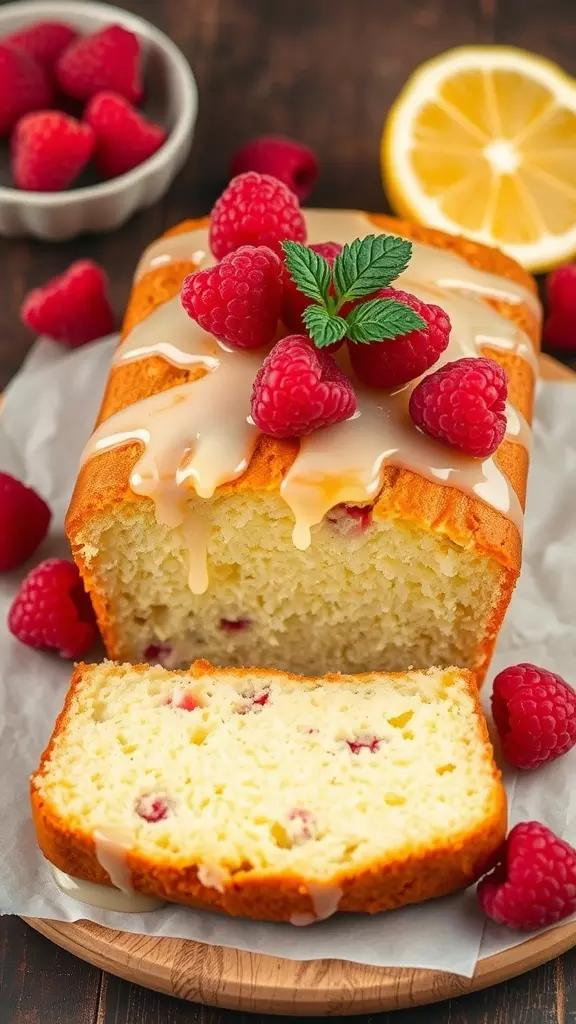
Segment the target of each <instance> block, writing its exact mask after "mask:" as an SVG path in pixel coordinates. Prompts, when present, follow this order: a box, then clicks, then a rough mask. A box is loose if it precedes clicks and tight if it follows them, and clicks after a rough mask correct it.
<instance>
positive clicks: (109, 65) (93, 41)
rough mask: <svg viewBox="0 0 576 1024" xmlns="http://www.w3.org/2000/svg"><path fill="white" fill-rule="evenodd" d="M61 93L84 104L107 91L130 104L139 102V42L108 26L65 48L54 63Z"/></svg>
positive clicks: (119, 27) (126, 33)
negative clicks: (122, 97) (99, 93)
mask: <svg viewBox="0 0 576 1024" xmlns="http://www.w3.org/2000/svg"><path fill="white" fill-rule="evenodd" d="M56 77H57V79H58V84H59V86H60V88H61V89H62V92H64V93H66V95H67V96H72V97H73V98H74V99H76V100H81V101H82V102H85V101H86V100H89V99H91V98H92V96H95V95H96V93H97V92H102V90H104V89H110V90H111V91H112V92H116V93H119V95H120V96H124V98H125V99H127V100H129V101H130V103H138V101H139V100H140V99H142V91H143V90H142V82H141V80H140V42H139V40H138V36H137V35H135V34H134V32H129V31H128V30H127V29H125V28H122V26H121V25H108V27H107V28H103V29H102V30H101V31H100V32H95V33H94V34H93V35H91V36H84V37H83V38H82V39H78V40H76V42H74V43H72V44H71V46H68V47H67V48H66V50H65V51H64V53H63V54H62V55H61V56H60V57H59V59H58V61H57V63H56Z"/></svg>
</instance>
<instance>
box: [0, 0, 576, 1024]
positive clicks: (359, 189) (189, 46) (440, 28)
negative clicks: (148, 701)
mask: <svg viewBox="0 0 576 1024" xmlns="http://www.w3.org/2000/svg"><path fill="white" fill-rule="evenodd" d="M120 5H121V6H123V7H126V8H128V9H130V10H132V11H134V12H135V13H137V14H139V15H141V16H142V17H145V18H148V19H149V20H150V21H152V22H154V23H155V24H156V25H158V26H159V27H160V28H162V29H164V31H166V32H167V33H168V34H169V35H170V36H171V37H172V38H173V39H174V40H175V42H176V43H177V44H178V45H179V46H180V47H181V48H182V50H183V51H184V53H185V54H186V56H187V57H188V58H189V60H190V62H191V64H192V66H193V69H194V71H195V73H196V76H197V79H198V85H199V89H200V116H199V121H198V125H197V130H196V135H195V140H194V146H193V150H192V155H191V157H190V160H189V162H188V165H187V167H186V168H185V169H184V171H183V172H182V173H181V174H180V176H179V178H178V179H177V181H176V183H175V184H174V186H173V188H172V189H171V191H170V194H169V195H168V196H167V197H166V198H165V199H164V200H163V201H162V202H161V203H159V204H158V205H157V206H156V207H155V208H153V209H152V210H147V211H146V212H145V213H143V214H140V215H138V216H136V217H135V218H134V219H133V220H132V221H130V223H128V224H127V225H126V226H125V227H124V228H123V229H122V230H121V231H119V232H117V233H115V234H113V235H108V236H102V237H85V238H80V239H77V240H75V241H73V242H70V243H67V244H60V245H50V244H41V243H38V242H32V241H26V240H22V241H0V266H1V268H2V273H1V275H0V389H1V388H2V387H4V386H5V385H6V383H7V382H8V381H9V380H10V378H11V376H12V375H13V374H14V373H15V372H16V370H17V369H18V367H19V365H20V363H21V361H22V359H23V357H24V355H25V353H26V351H27V349H28V347H29V345H30V344H31V343H32V341H33V338H32V337H31V336H30V335H29V334H28V332H27V331H26V330H25V329H24V328H23V327H21V326H20V325H19V323H18V309H19V306H20V303H21V301H22V299H23V297H24V295H25V294H26V292H27V291H28V290H29V289H30V288H31V287H33V286H34V285H37V284H40V283H41V282H43V281H45V280H46V279H47V278H49V277H50V276H52V275H54V274H56V273H58V272H60V271H62V270H64V269H65V267H66V266H67V265H68V264H69V263H70V262H71V261H72V260H73V259H77V258H79V257H85V256H90V257H92V258H93V259H96V260H99V261H100V262H102V263H103V264H104V266H105V267H106V268H107V269H108V272H109V274H110V280H111V292H112V298H113V303H114V306H115V308H116V310H117V312H118V315H120V314H121V312H122V309H123V307H124V304H125V301H126V298H127V294H128V288H129V282H130V276H131V272H132V268H133V266H134V264H135V262H136V259H137V257H138V255H139V253H140V252H141V250H142V248H143V247H144V246H145V245H146V244H147V243H148V242H149V241H151V240H152V239H153V238H155V237H156V236H157V235H158V234H159V233H160V232H161V231H162V230H163V229H164V228H166V227H168V226H169V225H170V224H172V223H174V222H175V221H177V220H179V219H182V218H183V217H186V216H190V215H195V214H200V213H203V212H205V211H206V210H207V209H208V208H209V207H210V205H211V203H212V201H213V199H214V198H215V196H216V195H217V194H218V192H219V191H220V190H221V187H222V185H223V183H224V181H225V179H226V168H227V163H228V159H229V157H230V155H231V154H232V152H233V151H234V149H235V148H236V146H237V145H239V144H240V143H241V142H242V141H244V140H245V139H247V138H249V137H250V136H253V135H255V134H259V133H262V132H265V131H277V132H283V133H286V134H288V135H293V136H295V137H296V138H299V139H301V140H303V141H305V142H307V143H309V144H310V145H312V146H314V147H315V149H316V150H317V152H318V155H319V158H320V163H321V178H320V180H319V183H318V186H317V188H316V191H315V194H314V196H313V197H312V200H313V201H314V203H315V204H316V205H319V206H330V205H333V206H357V207H361V208H364V209H372V210H384V209H386V200H385V197H384V195H383V193H382V188H381V185H380V172H379V163H378V144H379V138H380V131H381V126H382V122H383V119H384V116H385V113H386V110H387V109H388V107H389V105H390V102H391V101H392V99H393V98H394V96H395V95H396V93H397V92H398V89H399V88H400V86H401V84H402V83H403V81H404V80H405V78H406V76H407V75H408V74H409V73H410V71H412V70H413V68H415V67H416V66H417V65H418V64H419V63H420V62H421V61H422V60H425V59H426V58H428V57H430V56H432V55H434V54H436V53H439V52H440V51H442V50H444V49H447V48H448V47H451V46H455V45H459V44H463V43H478V42H483V43H489V42H499V43H508V44H515V45H519V46H524V47H527V48H529V49H532V50H536V51H538V52H539V53H542V54H544V55H545V56H547V57H550V58H552V59H553V60H556V61H558V62H559V63H560V64H562V65H563V66H564V68H565V69H566V70H567V71H569V72H571V73H572V74H576V8H575V3H574V0H129V2H123V3H121V4H120ZM5 826H6V823H4V827H5ZM244 1016H246V1015H244V1014H242V1015H241V1014H238V1013H232V1012H227V1011H220V1010H214V1009H209V1008H205V1007H200V1006H192V1005H190V1004H185V1003H180V1002H178V1001H177V1000H175V999H170V998H168V997H166V996H160V995H157V994H155V993H153V992H148V991H145V990H144V989H140V988H138V987H137V986H134V985H130V984H128V983H127V982H124V981H120V980H118V979H116V978H113V977H110V976H107V975H103V974H102V972H100V971H98V970H96V969H95V968H92V967H90V966H88V965H87V964H85V963H83V962H81V961H80V960H77V959H75V958H74V957H73V956H71V955H70V954H68V953H65V952H63V951H62V950H60V949H58V948H57V947H55V946H53V945H51V944H50V943H49V942H48V941H47V940H46V939H44V938H42V937H41V936H40V935H38V934H36V933H35V932H33V931H32V930H31V929H30V928H28V927H27V926H26V925H25V924H23V923H22V922H21V921H19V920H15V919H8V918H3V919H0V1022H1V1024H184V1022H185V1021H186V1022H187V1024H189V1022H190V1021H192V1020H198V1021H200V1020H201V1021H203V1022H206V1024H208V1022H209V1024H240V1018H241V1017H244ZM260 1019H261V1020H262V1021H264V1020H265V1019H266V1020H267V1019H270V1020H271V1019H272V1018H264V1017H262V1018H260ZM359 1019H360V1018H359ZM364 1019H367V1020H368V1019H370V1018H364ZM374 1019H375V1020H376V1019H377V1020H378V1021H379V1024H396V1022H398V1024H569V1022H570V1021H574V1020H575V1019H576V950H573V951H572V952H571V953H569V954H568V955H566V956H565V957H563V958H562V959H561V960H557V961H555V962H553V963H550V964H548V965H546V966H544V967H541V968H539V969H538V970H536V971H533V972H531V973H530V974H529V975H526V976H524V977H521V978H517V979H515V980H513V981H510V982H507V983H506V984H503V985H501V986H499V987H498V988H495V989H491V990H488V991H486V992H481V993H478V994H476V995H471V996H467V997H464V998H461V999H457V1000H454V1001H451V1002H449V1003H444V1004H440V1005H437V1006H432V1007H424V1008H422V1009H417V1010H405V1011H401V1012H398V1013H396V1014H387V1013H386V1014H381V1015H380V1016H379V1017H378V1018H374Z"/></svg>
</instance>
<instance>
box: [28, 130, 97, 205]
mask: <svg viewBox="0 0 576 1024" xmlns="http://www.w3.org/2000/svg"><path fill="white" fill-rule="evenodd" d="M93 150H94V132H93V131H92V129H91V128H90V127H89V125H87V124H82V122H81V121H77V120H76V118H74V117H69V116H68V115H67V114H63V113H61V111H59V110H39V111H37V112H36V113H34V114H25V115H24V117H22V118H21V119H20V120H19V121H18V124H17V125H16V128H15V130H14V135H13V137H12V161H11V163H12V178H13V180H14V184H15V185H16V186H17V188H22V189H27V190H28V191H35V192H59V191H61V189H64V188H68V186H69V185H71V184H72V182H73V181H75V179H76V178H77V177H78V175H79V174H80V173H81V171H83V170H84V168H85V166H86V164H87V163H88V161H89V159H90V157H91V156H92V153H93Z"/></svg>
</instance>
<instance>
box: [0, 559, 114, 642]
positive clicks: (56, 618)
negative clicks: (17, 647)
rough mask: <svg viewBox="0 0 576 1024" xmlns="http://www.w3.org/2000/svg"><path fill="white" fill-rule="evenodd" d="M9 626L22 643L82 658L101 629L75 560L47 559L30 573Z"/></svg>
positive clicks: (18, 595) (16, 602) (22, 584)
mask: <svg viewBox="0 0 576 1024" xmlns="http://www.w3.org/2000/svg"><path fill="white" fill-rule="evenodd" d="M8 628H9V629H10V632H11V633H13V634H14V636H15V637H17V639H18V640H20V641H21V642H22V643H23V644H27V645H28V646H29V647H36V648H38V650H41V651H49V650H54V651H57V652H58V654H59V655H60V656H61V657H62V658H81V657H82V655H84V654H87V653H88V651H89V650H90V649H91V647H93V646H94V644H95V643H96V639H97V637H98V630H97V628H96V619H95V617H94V612H93V610H92V605H91V603H90V598H89V597H88V594H87V593H86V591H85V590H84V586H83V584H82V580H81V578H80V573H79V572H78V568H77V566H75V565H74V563H73V562H67V561H65V560H64V559H59V558H48V559H47V560H46V561H45V562H41V563H40V565H38V566H37V567H36V568H35V569H33V570H32V572H30V573H28V575H27V576H26V578H25V580H24V581H23V582H22V583H21V585H20V589H19V590H18V593H17V594H16V597H15V598H14V601H13V603H12V607H11V608H10V612H9V614H8Z"/></svg>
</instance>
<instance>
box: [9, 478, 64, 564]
mask: <svg viewBox="0 0 576 1024" xmlns="http://www.w3.org/2000/svg"><path fill="white" fill-rule="evenodd" d="M51 517H52V513H51V511H50V509H49V508H48V505H47V504H46V502H45V501H44V499H43V498H41V497H40V495H39V494H36V491H33V490H32V488H31V487H26V486H25V485H24V484H23V483H21V482H20V480H16V478H15V477H13V476H10V474H9V473H0V572H8V570H10V569H15V568H16V566H18V565H21V564H22V562H25V561H26V559H27V558H29V557H30V555H32V554H33V553H34V551H36V548H37V547H38V546H39V545H40V544H41V543H42V541H43V540H44V537H45V536H46V534H47V532H48V527H49V525H50V519H51Z"/></svg>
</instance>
